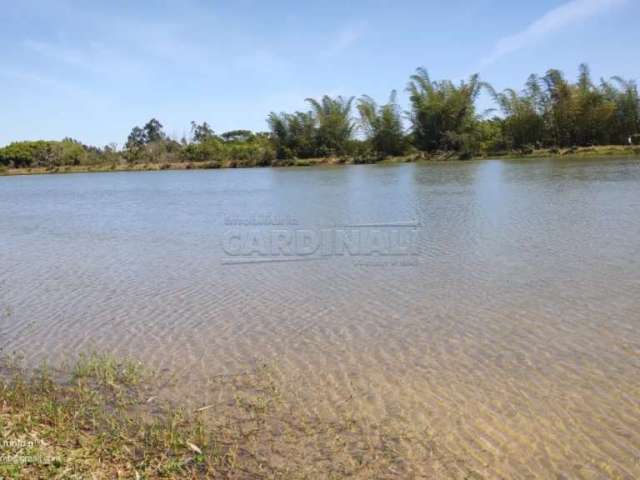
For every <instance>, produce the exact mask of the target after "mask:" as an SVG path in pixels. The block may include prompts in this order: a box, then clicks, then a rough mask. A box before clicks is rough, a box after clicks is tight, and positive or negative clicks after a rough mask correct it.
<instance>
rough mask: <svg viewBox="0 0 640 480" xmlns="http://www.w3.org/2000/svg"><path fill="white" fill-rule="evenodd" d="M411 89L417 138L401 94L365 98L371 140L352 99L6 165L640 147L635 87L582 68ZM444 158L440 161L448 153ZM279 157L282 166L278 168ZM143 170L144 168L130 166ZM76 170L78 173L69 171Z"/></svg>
mask: <svg viewBox="0 0 640 480" xmlns="http://www.w3.org/2000/svg"><path fill="white" fill-rule="evenodd" d="M483 89H486V90H487V91H488V92H489V94H490V95H491V96H492V98H493V100H494V101H495V103H496V105H497V107H498V109H499V111H500V115H499V116H494V117H492V118H484V117H482V116H480V115H478V114H477V112H476V105H475V103H476V100H477V98H478V95H479V94H480V92H481V91H482V90H483ZM407 91H408V93H409V105H410V109H409V111H408V112H407V117H408V120H409V130H408V132H409V134H408V135H405V129H404V126H403V118H402V114H401V112H400V108H399V106H398V103H397V101H396V93H395V91H394V92H392V94H391V98H390V100H389V102H388V103H386V104H384V105H378V104H377V103H376V102H375V101H374V100H373V99H372V98H371V97H368V96H366V95H364V96H362V97H360V98H359V99H358V101H357V104H356V107H357V115H358V123H357V125H358V126H359V127H360V129H361V131H362V132H363V133H364V140H363V139H360V138H356V136H355V135H354V133H355V128H356V123H355V121H354V119H353V117H352V106H353V101H354V98H353V97H349V98H347V97H342V96H338V97H330V96H328V95H325V96H323V97H322V98H320V99H319V100H316V99H313V98H307V99H306V102H307V103H308V104H309V106H310V110H309V111H304V112H303V111H297V112H293V113H275V112H271V113H270V114H269V116H268V118H267V125H268V127H269V132H267V133H264V132H263V133H254V132H251V131H249V130H231V131H228V132H225V133H223V134H222V135H219V136H218V135H216V134H215V132H214V130H213V129H212V128H211V126H209V124H208V123H207V122H203V123H201V124H197V123H195V122H191V138H190V140H187V138H182V140H181V141H180V142H178V141H176V140H174V139H172V138H170V137H168V136H167V135H166V134H165V132H164V130H163V126H162V123H160V122H159V121H158V120H157V119H155V118H152V119H151V120H149V121H148V122H147V123H145V124H144V125H143V126H142V127H139V126H136V127H134V128H133V129H132V130H131V132H130V134H129V136H128V137H127V141H126V143H125V146H124V149H122V150H118V149H117V147H116V146H115V145H110V146H106V147H104V148H97V147H91V146H87V145H83V144H81V143H80V142H78V141H76V140H73V139H71V138H65V139H64V140H62V141H44V140H37V141H26V142H14V143H11V144H10V145H7V146H5V147H3V148H0V167H4V168H37V167H40V168H47V169H50V170H51V171H57V169H59V168H60V167H71V166H82V165H91V166H93V165H109V166H111V169H113V170H115V169H116V168H117V166H118V165H119V164H123V163H124V162H128V163H130V164H143V165H144V164H147V165H148V164H159V165H165V166H166V165H173V164H175V163H177V162H183V161H184V162H189V163H190V164H191V163H194V164H196V165H190V167H195V168H202V166H203V165H204V164H206V165H208V166H209V167H210V168H217V167H220V166H263V165H300V164H303V163H314V162H300V161H299V160H300V159H312V158H331V161H332V162H356V163H364V162H370V161H375V160H379V159H381V158H384V157H388V156H403V155H406V154H407V152H408V151H410V150H411V151H414V152H415V153H418V152H420V151H422V152H426V153H428V154H429V155H431V154H435V153H438V154H439V156H440V158H453V157H456V156H457V157H458V158H470V157H472V156H474V155H477V154H479V153H482V154H497V153H506V152H509V151H516V152H522V153H526V152H530V151H533V150H534V149H540V148H543V147H546V148H548V149H549V151H550V152H552V151H557V150H558V149H560V148H573V147H589V146H592V145H607V144H611V145H630V144H632V145H638V144H640V96H639V94H638V87H637V85H636V83H635V82H634V81H631V80H624V79H622V78H620V77H612V78H611V79H609V80H604V79H602V80H600V82H599V83H596V82H594V81H593V80H592V78H591V74H590V72H589V68H588V67H587V66H586V65H581V66H580V73H579V76H578V78H577V80H576V82H575V83H572V82H570V81H568V80H566V78H565V77H564V75H563V74H562V72H560V71H559V70H555V69H551V70H549V71H547V72H546V74H545V75H544V76H542V77H539V76H537V75H531V76H530V77H529V78H528V80H527V81H526V84H525V87H524V89H523V90H522V91H519V92H518V91H516V90H513V89H506V90H504V91H502V92H496V91H495V90H494V89H493V88H492V87H491V86H490V85H488V84H486V83H484V82H481V81H480V79H479V77H478V75H472V76H471V77H470V78H469V79H468V80H466V81H462V82H459V83H457V84H456V83H453V82H452V81H450V80H441V81H432V80H431V78H430V77H429V74H428V73H427V71H426V70H425V69H424V68H419V69H417V71H416V73H415V74H414V75H412V76H411V77H410V80H409V83H408V86H407ZM440 154H441V155H440ZM276 159H277V161H276ZM131 168H137V167H131ZM66 170H69V169H66Z"/></svg>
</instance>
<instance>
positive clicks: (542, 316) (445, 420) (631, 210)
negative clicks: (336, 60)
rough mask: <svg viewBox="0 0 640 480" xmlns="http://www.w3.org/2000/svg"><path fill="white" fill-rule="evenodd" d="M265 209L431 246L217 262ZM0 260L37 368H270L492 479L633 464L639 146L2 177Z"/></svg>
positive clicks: (639, 458)
mask: <svg viewBox="0 0 640 480" xmlns="http://www.w3.org/2000/svg"><path fill="white" fill-rule="evenodd" d="M269 216H270V217H279V218H289V219H295V222H296V224H297V226H298V227H300V228H310V229H315V228H323V227H326V226H327V225H361V224H378V223H386V224H390V223H397V222H405V221H415V222H417V223H419V224H420V225H421V227H420V231H419V236H418V240H417V241H418V250H419V255H418V257H417V262H414V263H412V264H411V265H408V266H407V265H404V266H402V265H398V266H393V265H389V264H378V265H376V264H375V262H373V264H369V263H367V262H364V263H358V262H356V261H354V258H349V257H348V256H330V257H328V258H326V259H325V260H324V261H317V262H287V263H263V264H251V265H226V264H224V260H225V259H226V258H227V257H226V256H225V253H224V251H223V248H222V240H223V238H224V235H225V232H227V231H228V229H229V225H225V219H229V218H235V219H243V218H244V219H251V218H256V217H269ZM261 228H271V227H269V226H264V225H263V226H262V227H261ZM0 265H1V269H0V307H1V308H4V307H10V309H11V315H10V316H9V317H7V318H5V317H4V316H3V317H0V318H2V319H3V324H2V326H1V330H0V334H1V337H0V340H1V342H2V347H3V348H4V349H5V350H18V351H21V352H23V353H24V354H25V355H26V357H27V358H29V359H33V360H34V361H35V360H37V359H41V358H43V357H47V358H50V359H54V360H55V359H60V358H63V357H64V356H66V355H69V354H70V353H73V352H77V351H79V350H86V349H88V348H91V347H94V346H96V347H98V348H100V349H105V350H110V351H114V352H117V353H121V354H129V355H134V356H136V357H140V358H143V359H145V360H147V361H148V362H149V363H151V364H152V365H153V366H155V367H158V368H170V369H171V370H173V371H175V372H177V373H178V375H179V377H180V379H181V384H182V385H183V386H188V388H187V389H186V390H188V391H189V392H191V393H193V394H194V395H202V394H203V393H202V392H203V390H201V386H202V385H204V382H205V381H206V378H207V377H208V376H210V375H215V374H218V373H221V372H229V371H235V370H237V369H239V368H243V367H245V366H246V365H249V364H251V362H253V361H254V360H255V359H269V360H275V361H276V362H277V364H278V365H279V366H280V367H281V368H283V369H288V370H290V371H293V372H297V373H298V374H300V375H302V376H303V377H304V378H305V379H306V381H307V382H308V389H309V392H311V394H313V395H314V396H315V399H316V401H317V402H318V403H319V404H322V405H324V407H325V408H328V409H330V408H331V407H332V400H331V399H332V398H335V397H333V396H332V393H331V392H332V391H333V392H335V391H338V390H339V391H340V392H342V393H344V392H349V391H354V392H355V391H357V392H360V393H362V392H365V394H364V395H359V396H358V400H357V401H358V402H359V403H360V407H361V408H362V409H363V410H368V411H370V412H371V414H372V415H375V416H379V417H380V418H383V417H393V418H398V419H404V420H405V421H408V422H411V423H413V424H422V425H425V426H426V427H427V428H428V430H429V432H430V434H431V435H433V438H435V439H437V441H438V442H439V445H440V446H441V448H442V449H445V450H446V451H447V452H448V453H449V454H450V456H451V458H452V459H463V460H464V462H465V463H467V464H468V465H471V467H472V468H473V469H474V470H475V471H477V472H481V473H482V474H484V475H486V476H488V477H499V476H502V477H505V478H513V477H526V476H531V477H532V478H534V477H535V478H540V477H544V478H550V477H551V474H552V473H554V474H561V475H564V477H559V478H615V476H616V475H618V476H619V477H620V478H635V477H640V434H639V433H638V432H640V400H639V399H640V162H638V161H637V160H631V159H627V160H623V159H621V160H617V159H605V160H601V161H584V160H583V161H551V160H540V161H531V160H527V161H522V162H518V161H497V160H496V161H484V162H465V163H462V162H460V163H457V162H456V163H443V164H422V165H416V164H407V165H400V166H353V167H340V168H318V169H315V168H304V169H254V170H222V171H197V172H192V171H182V172H168V171H166V172H157V173H147V172H144V173H105V174H76V175H56V176H41V177H37V176H34V177H20V178H18V177H12V178H6V177H5V178H0ZM385 265H386V266H385ZM454 463H455V462H454ZM442 472H443V473H442V475H443V476H444V477H445V478H446V477H447V476H450V477H454V478H456V476H457V475H458V474H460V471H459V470H456V469H455V468H453V467H451V468H449V469H448V468H447V466H446V465H445V466H444V467H443V470H442Z"/></svg>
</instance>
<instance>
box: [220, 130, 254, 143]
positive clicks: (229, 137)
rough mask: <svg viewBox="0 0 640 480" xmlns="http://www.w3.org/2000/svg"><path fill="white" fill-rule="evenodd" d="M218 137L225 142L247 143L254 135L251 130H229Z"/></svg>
mask: <svg viewBox="0 0 640 480" xmlns="http://www.w3.org/2000/svg"><path fill="white" fill-rule="evenodd" d="M220 136H221V137H222V139H223V140H224V141H225V142H247V141H249V140H251V139H253V137H254V136H255V135H254V134H253V132H252V131H251V130H230V131H228V132H224V133H223V134H222V135H220Z"/></svg>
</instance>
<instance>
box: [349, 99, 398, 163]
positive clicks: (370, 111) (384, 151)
mask: <svg viewBox="0 0 640 480" xmlns="http://www.w3.org/2000/svg"><path fill="white" fill-rule="evenodd" d="M396 99H397V94H396V91H395V90H393V91H392V92H391V95H390V97H389V102H388V103H387V104H386V105H382V106H378V104H377V103H376V102H375V101H374V100H373V99H372V98H371V97H369V96H368V95H363V96H362V97H360V99H359V100H358V105H357V108H358V113H359V114H360V126H361V128H362V129H363V130H364V132H365V135H366V137H367V140H368V141H369V142H370V143H371V147H372V149H373V151H374V152H375V153H376V154H377V155H379V156H381V157H386V156H394V155H403V154H404V153H406V151H407V141H406V138H405V135H404V131H403V128H402V119H401V117H400V108H399V107H398V104H397V101H396Z"/></svg>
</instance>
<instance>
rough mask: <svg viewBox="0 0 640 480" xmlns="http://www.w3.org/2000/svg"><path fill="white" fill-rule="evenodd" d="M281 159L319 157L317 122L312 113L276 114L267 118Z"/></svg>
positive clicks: (272, 113) (271, 114) (277, 153)
mask: <svg viewBox="0 0 640 480" xmlns="http://www.w3.org/2000/svg"><path fill="white" fill-rule="evenodd" d="M267 123H268V125H269V128H270V129H271V138H272V142H273V144H274V145H275V147H276V155H277V157H278V158H279V159H291V158H312V157H314V156H317V154H316V152H317V148H316V129H317V121H316V118H315V117H314V116H313V114H312V113H311V112H295V113H293V114H288V113H280V114H277V113H274V112H271V113H270V114H269V117H268V118H267Z"/></svg>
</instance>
